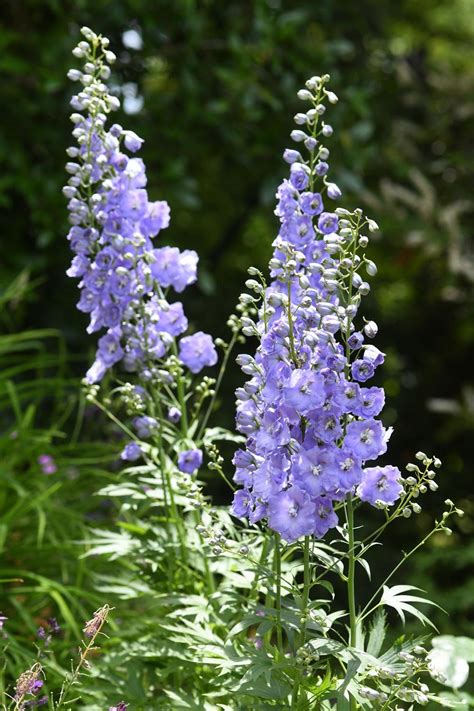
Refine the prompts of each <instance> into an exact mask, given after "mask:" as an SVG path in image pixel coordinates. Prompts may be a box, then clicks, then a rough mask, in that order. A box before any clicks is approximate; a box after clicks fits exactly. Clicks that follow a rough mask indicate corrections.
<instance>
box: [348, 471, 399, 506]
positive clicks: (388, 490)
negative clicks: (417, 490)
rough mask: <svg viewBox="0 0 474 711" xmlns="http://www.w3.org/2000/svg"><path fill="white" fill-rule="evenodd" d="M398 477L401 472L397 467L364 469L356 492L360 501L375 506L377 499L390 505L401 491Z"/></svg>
mask: <svg viewBox="0 0 474 711" xmlns="http://www.w3.org/2000/svg"><path fill="white" fill-rule="evenodd" d="M400 479H401V473H400V470H399V469H397V467H392V466H385V467H368V468H367V469H364V478H363V480H362V482H361V484H360V485H359V487H358V489H357V494H358V496H359V497H360V498H361V499H362V501H367V502H368V503H369V504H372V506H376V504H377V501H381V502H382V503H383V504H385V505H387V506H391V505H392V504H394V503H395V501H396V500H397V499H398V498H400V495H401V494H402V492H403V486H402V485H401V484H400Z"/></svg>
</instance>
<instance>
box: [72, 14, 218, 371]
mask: <svg viewBox="0 0 474 711" xmlns="http://www.w3.org/2000/svg"><path fill="white" fill-rule="evenodd" d="M83 34H84V35H85V38H86V39H85V40H84V41H81V42H80V43H79V44H78V46H77V47H76V48H75V50H74V52H73V54H74V55H75V56H76V57H78V58H81V59H83V60H84V66H83V71H79V70H77V69H71V70H70V71H69V73H68V76H69V78H70V79H72V80H74V81H78V82H80V83H81V84H82V88H81V91H79V92H78V94H77V95H75V96H74V97H73V98H72V100H71V106H72V108H73V109H74V113H73V114H72V116H71V120H72V122H73V123H74V130H73V136H74V137H75V138H76V140H77V143H78V146H72V147H70V148H69V149H68V151H67V152H68V156H69V157H70V158H71V160H70V161H69V162H68V163H67V165H66V170H67V172H68V173H69V174H70V178H69V180H68V184H67V185H66V186H65V187H64V189H63V192H64V194H65V196H66V197H67V198H68V200H69V202H68V208H69V211H70V218H69V219H70V222H71V225H72V226H71V228H70V231H69V234H68V239H69V241H70V244H71V248H72V250H73V252H74V253H75V256H74V258H73V260H72V264H71V267H70V268H69V270H68V272H67V273H68V275H69V276H71V277H76V278H79V279H80V282H79V287H80V289H81V297H80V299H79V302H78V308H79V309H80V310H81V311H83V312H86V313H89V314H90V324H89V326H88V329H87V330H88V332H89V333H93V332H96V331H100V330H103V329H105V334H104V335H102V336H101V337H100V338H99V342H98V349H97V354H96V358H95V361H94V363H93V365H92V366H91V368H90V369H89V370H88V372H87V376H86V378H87V380H88V382H89V383H95V382H98V381H100V380H101V379H102V378H103V376H104V374H105V373H106V371H107V370H108V369H109V368H110V367H111V366H113V365H114V364H115V363H118V362H119V361H120V362H121V363H122V366H123V367H124V368H125V369H126V370H128V371H137V372H138V373H139V374H140V376H141V378H142V379H143V380H147V379H150V378H152V377H153V375H154V374H155V373H156V367H157V362H158V361H160V359H162V358H163V357H165V356H166V355H167V354H168V353H169V351H170V349H172V347H173V346H174V344H175V342H176V341H175V339H176V338H178V337H180V336H182V334H184V333H185V332H186V330H187V328H188V321H187V319H186V316H185V314H184V311H183V305H182V304H181V303H180V302H179V301H178V302H174V303H171V304H170V303H168V301H167V299H166V295H165V293H164V290H166V289H168V288H169V287H172V288H173V289H174V291H176V292H178V293H180V292H182V291H183V290H184V289H185V288H186V287H187V286H188V285H189V284H192V283H193V282H195V281H196V278H197V262H198V255H197V254H196V252H195V251H194V250H184V251H182V252H181V251H180V250H179V249H177V248H176V247H169V246H163V247H159V248H156V247H154V244H153V238H154V237H156V236H157V235H158V234H159V233H160V231H161V230H163V229H165V228H166V227H168V225H169V221H170V209H169V206H168V204H167V203H166V202H165V201H161V200H158V201H155V202H153V201H150V200H149V198H148V194H147V190H146V183H147V178H146V173H145V166H144V163H143V161H142V160H141V159H140V158H137V157H135V156H134V155H130V154H135V153H136V152H137V151H139V149H140V147H141V145H142V143H143V141H142V139H141V138H139V137H138V136H137V135H136V134H135V133H134V132H133V131H128V130H126V129H124V128H122V126H120V125H118V124H113V125H112V126H110V128H109V129H108V130H106V127H105V126H106V120H107V115H108V114H109V113H110V112H111V111H114V110H116V109H118V108H119V101H118V99H117V98H116V97H114V96H111V95H110V94H109V92H108V89H107V85H106V84H105V83H104V82H106V81H107V79H108V78H109V76H110V66H109V65H110V64H112V63H113V62H114V61H115V55H114V54H113V53H112V52H111V51H109V50H108V44H109V41H108V40H107V38H104V37H101V36H98V35H96V34H95V33H93V32H92V31H91V30H89V29H88V28H84V30H83ZM176 355H178V356H179V359H180V361H181V362H182V363H183V364H184V365H185V366H186V367H187V368H189V370H190V371H191V372H192V373H198V372H199V371H200V370H201V369H202V368H203V367H205V366H208V365H214V364H215V363H216V362H217V353H216V350H215V347H214V343H213V341H212V338H211V336H209V335H207V334H204V333H202V332H198V333H194V334H192V335H188V336H186V337H184V338H181V340H180V342H179V351H178V350H176Z"/></svg>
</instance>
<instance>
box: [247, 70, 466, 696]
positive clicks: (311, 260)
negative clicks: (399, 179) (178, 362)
mask: <svg viewBox="0 0 474 711" xmlns="http://www.w3.org/2000/svg"><path fill="white" fill-rule="evenodd" d="M328 81H329V77H328V76H327V75H326V76H322V77H319V76H316V77H313V78H311V79H310V80H308V81H307V83H306V87H305V88H304V89H302V90H300V91H299V92H298V97H299V98H300V99H301V100H302V101H304V102H308V103H309V106H310V108H309V110H307V111H305V112H301V113H298V114H296V116H295V121H296V124H297V125H298V128H297V129H295V130H294V131H293V132H292V134H291V137H292V139H293V141H295V142H296V143H297V144H299V145H298V147H300V150H297V149H296V148H295V149H288V150H286V151H285V153H284V158H285V160H286V161H287V162H288V163H289V164H290V176H289V179H288V180H284V181H283V183H282V184H281V185H280V187H279V189H278V193H277V199H278V204H277V209H276V215H277V216H278V217H279V219H280V230H279V234H278V236H277V238H276V240H275V242H274V253H273V257H272V259H271V260H270V265H269V266H270V278H271V283H270V285H269V286H267V284H266V281H265V278H264V276H263V275H262V274H261V273H260V271H258V270H256V269H251V270H250V274H251V276H252V277H253V278H252V279H251V280H249V281H248V282H247V286H248V287H249V289H250V290H251V291H252V292H253V295H252V296H251V297H250V301H251V302H252V303H253V304H255V303H258V304H259V311H258V318H257V319H256V320H255V321H252V320H251V319H249V318H248V317H247V318H245V319H244V329H243V331H244V333H245V334H246V335H251V336H254V337H256V338H257V339H258V342H259V345H258V348H257V352H256V354H255V356H250V355H241V356H239V359H238V360H239V363H240V365H241V367H242V370H243V372H244V373H245V374H247V375H248V376H250V377H249V380H248V381H247V383H246V384H245V385H244V386H243V387H242V388H240V389H239V390H238V392H237V396H238V403H237V429H238V430H239V431H240V432H241V433H243V434H244V435H245V436H246V446H245V448H242V449H240V450H238V451H237V453H236V455H235V458H234V462H235V466H236V474H235V477H234V478H235V481H236V483H237V484H238V485H239V486H240V487H241V488H239V490H238V491H237V492H236V494H235V497H234V503H233V512H234V514H235V515H237V516H239V517H244V518H246V519H247V520H248V521H249V522H250V523H256V522H263V525H264V527H265V529H266V531H267V536H270V535H272V543H271V548H270V547H267V554H270V550H271V552H272V555H273V566H272V568H271V569H268V570H266V571H264V572H265V574H266V576H267V579H271V580H272V581H273V588H274V589H273V593H271V592H270V591H269V593H270V594H267V598H266V601H265V605H266V607H268V601H269V600H271V601H272V605H271V607H272V608H273V611H271V612H270V611H269V610H268V609H266V608H263V610H262V611H261V614H262V621H261V623H260V624H259V625H258V626H257V627H256V634H257V636H258V639H259V640H260V643H259V645H257V646H258V647H259V649H258V656H259V661H258V662H256V663H254V664H252V665H251V667H250V668H249V670H248V672H247V674H246V689H247V692H248V690H249V689H250V688H252V683H254V684H255V686H254V690H258V689H259V690H260V691H261V693H262V696H264V695H265V694H268V693H269V688H268V687H271V688H274V689H275V690H278V691H277V695H278V700H277V702H276V703H277V705H278V703H280V704H289V705H290V707H291V708H295V709H297V708H299V709H308V708H315V709H316V708H318V709H319V708H321V709H330V708H338V709H339V708H341V709H342V708H344V709H345V708H350V709H357V708H378V709H392V708H400V709H401V708H416V707H417V706H418V705H426V704H428V703H429V701H430V700H431V701H437V700H439V699H438V697H436V695H435V694H432V693H431V692H430V690H429V687H428V685H427V683H426V680H427V678H429V672H430V670H431V672H432V673H433V674H434V675H435V676H436V660H435V658H434V657H433V656H430V655H429V654H428V652H427V649H426V648H425V646H424V644H425V642H422V640H417V639H410V638H408V637H402V638H400V639H398V640H396V642H395V644H393V645H392V646H390V645H388V646H387V645H384V639H385V627H386V610H387V609H388V608H393V609H394V610H395V611H396V612H398V614H399V615H400V617H401V619H402V621H404V620H405V613H408V614H411V615H414V616H415V617H416V618H418V620H420V621H421V622H422V623H423V624H424V625H430V624H431V623H430V620H429V618H428V617H427V616H426V615H425V614H424V613H423V612H421V611H420V610H419V609H418V605H419V604H420V603H421V604H423V603H428V604H429V601H428V600H427V599H425V598H424V597H422V596H421V595H420V594H419V592H418V591H417V590H416V589H414V588H413V587H412V586H410V585H406V584H397V585H392V586H390V585H389V582H390V581H391V580H392V578H393V576H394V575H395V574H396V573H397V572H398V570H399V568H400V567H401V565H402V564H403V563H404V562H405V561H406V560H407V559H408V558H410V557H411V556H412V555H413V554H414V553H415V552H416V550H417V549H419V548H420V547H421V546H422V545H424V544H425V543H426V542H427V540H428V539H429V538H430V537H431V536H432V535H434V534H435V533H437V532H439V531H444V532H445V533H446V534H448V535H449V533H450V529H449V528H448V519H449V518H450V517H451V516H452V515H453V514H458V515H462V511H460V510H459V509H457V508H456V507H455V505H454V504H453V503H452V502H451V501H450V500H448V501H446V510H445V511H444V513H443V514H442V516H441V517H440V519H439V521H436V523H435V524H434V527H433V529H432V530H431V531H430V533H428V534H427V535H426V536H425V538H424V539H423V540H422V541H420V542H417V544H416V545H415V546H414V547H413V548H412V550H410V551H408V552H406V553H404V554H403V557H402V559H401V560H400V562H399V563H398V564H397V565H396V567H395V568H394V569H393V570H392V571H391V572H390V573H389V574H388V575H387V576H386V578H385V580H383V582H381V584H380V585H378V586H377V587H376V589H375V590H374V591H373V594H372V595H371V597H370V599H369V600H368V601H364V604H363V602H362V600H360V598H359V597H358V594H357V577H358V575H359V574H360V573H363V572H364V571H365V573H367V574H368V575H369V576H370V566H369V561H368V553H369V551H370V549H371V548H372V547H373V546H374V545H376V544H378V543H379V539H380V538H381V536H382V534H383V533H384V531H385V529H386V528H387V526H388V525H390V524H391V523H393V522H394V521H395V520H396V519H397V518H400V517H405V518H407V517H410V516H413V515H416V514H418V513H419V512H420V511H421V505H420V502H419V501H420V500H419V497H420V495H423V494H425V493H426V492H428V491H430V490H431V491H435V490H436V489H437V484H436V481H435V476H436V472H437V470H438V469H439V467H440V466H441V462H440V461H439V459H437V458H436V457H431V456H428V455H426V454H425V453H423V452H418V453H417V454H416V462H415V463H410V464H408V465H407V466H406V474H405V475H402V473H401V472H400V470H399V469H398V468H397V467H395V466H392V465H390V464H378V463H377V460H378V459H379V457H380V456H382V455H384V454H385V452H386V451H387V446H388V442H389V439H390V435H391V428H389V429H387V428H385V427H384V425H383V423H382V420H381V419H380V417H379V415H380V413H381V411H382V408H383V406H384V401H385V394H384V391H383V389H382V388H381V387H379V386H374V385H370V384H369V381H370V380H371V378H372V377H373V376H374V374H375V371H376V369H377V368H378V367H379V366H381V365H382V363H383V361H384V354H383V353H382V352H381V351H380V350H379V349H378V348H377V347H376V346H375V345H374V344H373V340H374V339H375V337H376V335H377V330H378V328H377V325H376V324H375V323H374V322H373V321H371V320H367V319H366V318H364V316H363V315H362V313H361V302H362V298H363V297H364V296H365V295H367V294H368V293H369V291H370V285H369V281H368V279H369V278H370V277H373V276H375V274H376V272H377V268H376V265H375V264H374V262H373V261H372V260H371V259H370V258H369V257H368V256H367V251H368V247H369V244H370V236H371V234H372V233H373V232H375V231H376V230H377V225H376V223H375V222H374V221H373V220H371V219H370V218H368V217H366V216H365V215H364V214H363V212H362V210H360V209H356V210H353V211H349V210H347V209H345V208H343V207H340V206H337V205H338V201H339V199H340V198H341V191H340V189H339V187H338V186H337V185H336V184H335V183H333V182H331V181H330V180H329V178H328V174H329V164H328V158H329V150H328V148H327V147H326V139H328V138H329V137H330V136H331V135H332V134H333V129H332V127H331V125H330V124H328V123H326V122H325V120H324V118H325V115H326V108H327V104H328V103H329V104H335V103H336V102H337V96H336V95H335V94H334V93H333V92H332V91H330V90H329V89H328ZM242 300H243V303H248V302H249V296H247V295H244V296H243V298H242ZM366 504H369V505H370V506H373V507H375V508H377V509H378V510H379V511H380V515H381V522H380V524H379V526H378V527H377V528H375V529H371V530H368V531H367V530H365V529H364V527H363V526H362V525H361V522H360V520H358V516H357V514H358V511H359V509H361V508H363V507H364V506H365V505H366ZM334 576H337V577H338V578H339V579H340V580H342V581H343V583H344V585H345V587H346V591H347V593H346V598H347V607H345V608H342V609H338V607H336V608H335V605H339V604H340V601H339V599H338V597H336V598H334V588H333V582H334ZM431 604H432V603H431ZM257 614H258V611H257ZM254 623H255V618H254ZM272 657H273V659H274V663H272V665H271V672H270V673H271V674H272V675H273V677H274V679H273V682H272V683H270V684H269V685H268V686H267V685H266V684H262V676H263V673H264V670H265V669H266V671H267V672H268V667H269V665H268V660H269V659H270V658H272ZM275 676H276V679H275ZM437 676H438V679H439V678H440V676H441V675H440V674H438V675H437ZM272 684H273V686H272ZM256 696H258V693H257V694H256ZM443 703H446V701H445V700H444V701H443Z"/></svg>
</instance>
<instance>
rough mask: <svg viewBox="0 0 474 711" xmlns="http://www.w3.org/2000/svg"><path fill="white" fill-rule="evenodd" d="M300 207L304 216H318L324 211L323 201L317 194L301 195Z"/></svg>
mask: <svg viewBox="0 0 474 711" xmlns="http://www.w3.org/2000/svg"><path fill="white" fill-rule="evenodd" d="M300 206H301V209H302V210H303V212H304V214H305V215H311V216H313V215H320V214H321V213H322V211H323V209H324V207H323V200H322V197H321V195H320V194H319V193H302V194H301V195H300Z"/></svg>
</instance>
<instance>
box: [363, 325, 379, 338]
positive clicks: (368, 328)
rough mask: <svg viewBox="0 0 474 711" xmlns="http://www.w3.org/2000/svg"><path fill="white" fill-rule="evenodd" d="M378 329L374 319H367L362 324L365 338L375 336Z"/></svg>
mask: <svg viewBox="0 0 474 711" xmlns="http://www.w3.org/2000/svg"><path fill="white" fill-rule="evenodd" d="M378 330H379V327H378V326H377V324H376V323H375V321H368V322H367V323H366V324H365V326H364V333H365V335H366V336H367V338H375V336H376V335H377V333H378Z"/></svg>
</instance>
